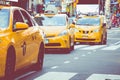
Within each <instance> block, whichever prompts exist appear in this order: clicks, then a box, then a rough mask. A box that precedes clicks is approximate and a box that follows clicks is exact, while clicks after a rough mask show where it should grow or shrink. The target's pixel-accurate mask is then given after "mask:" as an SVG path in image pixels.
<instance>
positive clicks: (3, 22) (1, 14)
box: [0, 9, 10, 29]
mask: <svg viewBox="0 0 120 80" xmlns="http://www.w3.org/2000/svg"><path fill="white" fill-rule="evenodd" d="M9 14H10V11H9V9H0V29H5V28H7V27H8V24H9Z"/></svg>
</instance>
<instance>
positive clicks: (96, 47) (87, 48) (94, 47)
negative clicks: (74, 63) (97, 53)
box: [82, 45, 106, 50]
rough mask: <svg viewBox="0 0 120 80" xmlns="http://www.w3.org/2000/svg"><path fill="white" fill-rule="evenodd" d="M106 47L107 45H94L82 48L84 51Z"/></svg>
mask: <svg viewBox="0 0 120 80" xmlns="http://www.w3.org/2000/svg"><path fill="white" fill-rule="evenodd" d="M105 46H106V45H94V46H89V47H85V48H82V50H95V49H98V48H102V47H105Z"/></svg>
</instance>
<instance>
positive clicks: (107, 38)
mask: <svg viewBox="0 0 120 80" xmlns="http://www.w3.org/2000/svg"><path fill="white" fill-rule="evenodd" d="M107 39H109V40H110V39H112V40H120V38H107Z"/></svg>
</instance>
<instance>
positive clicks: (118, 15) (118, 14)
mask: <svg viewBox="0 0 120 80" xmlns="http://www.w3.org/2000/svg"><path fill="white" fill-rule="evenodd" d="M116 19H117V27H119V25H120V12H119V10H118V11H117V13H116Z"/></svg>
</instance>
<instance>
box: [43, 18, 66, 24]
mask: <svg viewBox="0 0 120 80" xmlns="http://www.w3.org/2000/svg"><path fill="white" fill-rule="evenodd" d="M41 25H42V26H65V25H66V19H65V17H64V16H52V17H46V16H44V17H43V19H42V24H41Z"/></svg>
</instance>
